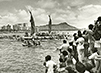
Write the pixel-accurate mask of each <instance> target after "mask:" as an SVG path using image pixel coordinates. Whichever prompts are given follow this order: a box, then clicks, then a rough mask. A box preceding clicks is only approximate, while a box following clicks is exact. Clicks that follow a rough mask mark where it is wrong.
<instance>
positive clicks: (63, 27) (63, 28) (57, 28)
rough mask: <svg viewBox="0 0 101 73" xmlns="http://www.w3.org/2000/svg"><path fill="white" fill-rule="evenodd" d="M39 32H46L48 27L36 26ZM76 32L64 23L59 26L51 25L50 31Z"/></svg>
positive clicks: (74, 28) (72, 27)
mask: <svg viewBox="0 0 101 73" xmlns="http://www.w3.org/2000/svg"><path fill="white" fill-rule="evenodd" d="M38 28H39V30H40V31H48V29H49V28H48V25H44V26H38ZM74 30H78V29H77V28H76V27H74V26H71V25H69V24H67V23H66V22H63V23H59V24H52V31H74Z"/></svg>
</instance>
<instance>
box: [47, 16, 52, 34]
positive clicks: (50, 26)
mask: <svg viewBox="0 0 101 73" xmlns="http://www.w3.org/2000/svg"><path fill="white" fill-rule="evenodd" d="M48 16H49V24H48V26H49V34H50V33H51V30H52V20H51V17H50V15H48Z"/></svg>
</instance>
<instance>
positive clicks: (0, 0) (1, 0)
mask: <svg viewBox="0 0 101 73" xmlns="http://www.w3.org/2000/svg"><path fill="white" fill-rule="evenodd" d="M3 1H12V0H0V2H3Z"/></svg>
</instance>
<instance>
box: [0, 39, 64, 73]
mask: <svg viewBox="0 0 101 73" xmlns="http://www.w3.org/2000/svg"><path fill="white" fill-rule="evenodd" d="M61 44H62V40H48V41H44V42H41V45H40V46H32V47H27V46H25V47H24V46H22V42H18V41H16V40H12V39H0V73H44V71H45V67H44V66H43V62H44V60H45V56H46V55H51V56H52V60H53V61H55V62H56V63H57V64H58V59H59V51H56V48H57V47H59V46H60V45H61Z"/></svg>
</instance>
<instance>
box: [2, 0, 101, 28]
mask: <svg viewBox="0 0 101 73" xmlns="http://www.w3.org/2000/svg"><path fill="white" fill-rule="evenodd" d="M28 10H31V12H32V14H33V17H34V20H35V25H36V26H40V25H41V26H42V25H46V24H48V22H49V18H48V15H51V18H52V23H53V24H58V23H61V22H67V23H68V24H70V25H72V26H75V27H78V28H87V27H88V25H89V24H94V21H95V20H97V18H98V17H99V16H101V0H0V26H3V25H7V24H10V25H14V24H17V23H28V24H29V26H30V22H29V20H30V14H29V13H28Z"/></svg>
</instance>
